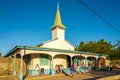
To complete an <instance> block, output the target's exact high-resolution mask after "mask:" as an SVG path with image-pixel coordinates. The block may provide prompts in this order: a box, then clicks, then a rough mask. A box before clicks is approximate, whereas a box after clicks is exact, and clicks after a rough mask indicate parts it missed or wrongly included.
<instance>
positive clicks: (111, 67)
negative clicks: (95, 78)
mask: <svg viewBox="0 0 120 80" xmlns="http://www.w3.org/2000/svg"><path fill="white" fill-rule="evenodd" d="M112 69H113V65H112V63H110V71H112Z"/></svg>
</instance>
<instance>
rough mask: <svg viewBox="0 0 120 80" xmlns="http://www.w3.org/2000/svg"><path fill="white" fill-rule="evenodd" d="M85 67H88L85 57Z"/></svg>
mask: <svg viewBox="0 0 120 80" xmlns="http://www.w3.org/2000/svg"><path fill="white" fill-rule="evenodd" d="M85 67H88V61H87V58H86V57H85Z"/></svg>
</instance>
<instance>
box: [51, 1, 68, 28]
mask: <svg viewBox="0 0 120 80" xmlns="http://www.w3.org/2000/svg"><path fill="white" fill-rule="evenodd" d="M55 27H59V28H62V29H65V28H66V27H65V26H64V25H63V24H62V20H61V16H60V10H59V3H57V12H56V17H55V22H54V25H53V26H52V27H51V29H54V28H55Z"/></svg>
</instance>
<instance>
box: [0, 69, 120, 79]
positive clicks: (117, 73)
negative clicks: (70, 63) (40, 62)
mask: <svg viewBox="0 0 120 80" xmlns="http://www.w3.org/2000/svg"><path fill="white" fill-rule="evenodd" d="M0 80H18V77H16V76H13V75H10V76H7V77H5V76H3V77H0ZM25 80H120V70H114V71H109V72H106V71H105V72H103V71H92V72H89V73H80V74H74V76H73V78H71V75H64V74H56V75H54V76H52V75H42V76H27V77H25Z"/></svg>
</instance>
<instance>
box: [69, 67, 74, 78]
mask: <svg viewBox="0 0 120 80" xmlns="http://www.w3.org/2000/svg"><path fill="white" fill-rule="evenodd" d="M70 72H71V75H72V76H71V78H73V73H74V66H73V65H72V66H71V68H70Z"/></svg>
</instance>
